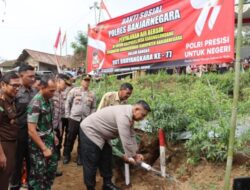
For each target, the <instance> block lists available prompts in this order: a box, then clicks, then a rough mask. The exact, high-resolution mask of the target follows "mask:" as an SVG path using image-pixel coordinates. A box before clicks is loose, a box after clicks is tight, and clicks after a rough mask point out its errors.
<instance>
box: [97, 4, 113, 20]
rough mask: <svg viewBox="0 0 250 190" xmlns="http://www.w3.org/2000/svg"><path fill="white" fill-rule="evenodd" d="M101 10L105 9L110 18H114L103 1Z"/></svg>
mask: <svg viewBox="0 0 250 190" xmlns="http://www.w3.org/2000/svg"><path fill="white" fill-rule="evenodd" d="M100 8H101V9H103V10H105V11H106V12H107V14H108V16H109V18H112V17H111V15H110V13H109V11H108V9H107V7H106V5H105V4H104V2H103V0H101V3H100Z"/></svg>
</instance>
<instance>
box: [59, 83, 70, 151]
mask: <svg viewBox="0 0 250 190" xmlns="http://www.w3.org/2000/svg"><path fill="white" fill-rule="evenodd" d="M72 88H73V86H67V88H66V89H65V90H64V91H63V92H62V95H63V104H64V107H63V111H62V118H61V121H62V137H63V136H64V143H63V146H64V148H65V147H66V142H67V136H68V130H69V122H68V118H66V117H65V102H66V100H67V96H68V93H69V91H70V90H71V89H72ZM64 134H65V135H64ZM59 143H60V142H59ZM59 146H60V147H61V146H62V144H61V145H59Z"/></svg>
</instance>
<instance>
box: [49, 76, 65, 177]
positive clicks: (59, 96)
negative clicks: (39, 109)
mask: <svg viewBox="0 0 250 190" xmlns="http://www.w3.org/2000/svg"><path fill="white" fill-rule="evenodd" d="M67 80H69V77H68V76H67V75H65V74H62V73H60V74H58V75H57V78H56V86H57V90H56V92H55V94H54V96H53V98H52V101H53V129H54V132H55V135H56V136H57V138H58V140H59V144H58V145H57V146H56V152H57V156H58V160H60V158H61V152H60V150H61V146H62V120H61V118H62V116H63V115H64V111H65V109H64V108H65V104H64V100H63V98H64V97H63V91H64V90H65V88H66V81H67ZM61 175H62V172H61V171H57V172H56V176H61Z"/></svg>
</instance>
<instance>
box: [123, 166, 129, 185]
mask: <svg viewBox="0 0 250 190" xmlns="http://www.w3.org/2000/svg"><path fill="white" fill-rule="evenodd" d="M124 167H125V184H126V185H129V184H130V175H129V164H127V163H125V164H124Z"/></svg>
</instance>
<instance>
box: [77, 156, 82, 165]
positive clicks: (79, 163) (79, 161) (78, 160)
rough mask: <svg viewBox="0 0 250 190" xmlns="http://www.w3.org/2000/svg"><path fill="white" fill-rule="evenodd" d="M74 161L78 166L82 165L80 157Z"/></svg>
mask: <svg viewBox="0 0 250 190" xmlns="http://www.w3.org/2000/svg"><path fill="white" fill-rule="evenodd" d="M76 163H77V165H78V166H82V161H81V159H80V157H78V158H77V161H76Z"/></svg>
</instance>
